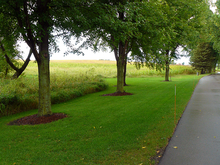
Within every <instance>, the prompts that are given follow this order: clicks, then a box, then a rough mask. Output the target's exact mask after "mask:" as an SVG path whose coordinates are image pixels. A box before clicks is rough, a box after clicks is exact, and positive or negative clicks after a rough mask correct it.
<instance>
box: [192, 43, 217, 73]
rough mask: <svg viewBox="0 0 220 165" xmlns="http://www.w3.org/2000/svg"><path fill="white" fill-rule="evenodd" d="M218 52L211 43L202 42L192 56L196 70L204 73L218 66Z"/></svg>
mask: <svg viewBox="0 0 220 165" xmlns="http://www.w3.org/2000/svg"><path fill="white" fill-rule="evenodd" d="M217 56H218V52H217V51H215V50H214V49H213V44H211V43H200V44H199V45H198V46H197V48H196V49H195V50H194V51H193V56H192V57H191V58H190V61H191V65H192V67H193V68H194V69H195V70H198V71H200V72H201V74H204V73H206V72H208V73H210V72H211V71H212V69H213V70H214V69H215V67H216V62H217V60H216V59H217Z"/></svg>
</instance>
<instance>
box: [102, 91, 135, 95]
mask: <svg viewBox="0 0 220 165" xmlns="http://www.w3.org/2000/svg"><path fill="white" fill-rule="evenodd" d="M126 95H133V94H132V93H127V92H115V93H109V94H104V95H102V96H126Z"/></svg>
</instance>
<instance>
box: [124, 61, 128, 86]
mask: <svg viewBox="0 0 220 165" xmlns="http://www.w3.org/2000/svg"><path fill="white" fill-rule="evenodd" d="M126 73H127V59H126V60H125V61H124V86H127V84H126Z"/></svg>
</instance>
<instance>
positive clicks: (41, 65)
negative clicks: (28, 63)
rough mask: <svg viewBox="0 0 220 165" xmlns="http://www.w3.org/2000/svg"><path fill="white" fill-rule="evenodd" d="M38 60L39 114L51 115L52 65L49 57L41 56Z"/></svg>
mask: <svg viewBox="0 0 220 165" xmlns="http://www.w3.org/2000/svg"><path fill="white" fill-rule="evenodd" d="M41 57H42V58H41V61H40V62H38V78H39V105H38V116H44V115H51V114H52V111H51V95H50V69H49V68H50V67H49V62H50V60H49V57H44V56H43V55H42V56H41Z"/></svg>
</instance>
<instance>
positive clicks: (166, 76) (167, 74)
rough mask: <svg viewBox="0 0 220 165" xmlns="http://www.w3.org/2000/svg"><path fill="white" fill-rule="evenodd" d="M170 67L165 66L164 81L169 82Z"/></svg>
mask: <svg viewBox="0 0 220 165" xmlns="http://www.w3.org/2000/svg"><path fill="white" fill-rule="evenodd" d="M169 72H170V66H169V64H168V65H166V73H165V81H169Z"/></svg>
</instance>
